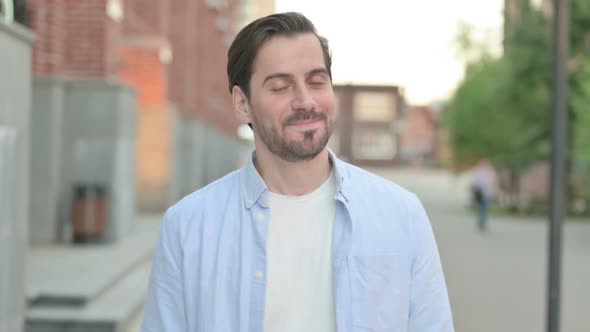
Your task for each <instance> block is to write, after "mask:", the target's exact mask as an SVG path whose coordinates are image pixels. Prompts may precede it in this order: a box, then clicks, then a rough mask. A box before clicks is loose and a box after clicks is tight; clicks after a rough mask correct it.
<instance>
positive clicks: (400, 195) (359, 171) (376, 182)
mask: <svg viewBox="0 0 590 332" xmlns="http://www.w3.org/2000/svg"><path fill="white" fill-rule="evenodd" d="M343 165H344V169H345V172H347V174H348V179H349V181H350V185H351V186H352V189H353V190H354V191H355V192H358V193H362V194H363V195H366V196H369V197H373V196H376V195H379V196H381V197H383V195H385V197H383V198H387V199H391V198H393V199H404V200H405V199H414V197H415V195H414V193H412V192H411V191H409V190H408V189H406V188H404V187H402V186H400V185H399V184H397V183H395V182H394V181H393V180H389V179H385V178H383V177H381V176H379V175H377V174H375V173H372V172H369V171H367V170H365V169H363V168H360V167H358V166H355V165H351V164H348V163H343Z"/></svg>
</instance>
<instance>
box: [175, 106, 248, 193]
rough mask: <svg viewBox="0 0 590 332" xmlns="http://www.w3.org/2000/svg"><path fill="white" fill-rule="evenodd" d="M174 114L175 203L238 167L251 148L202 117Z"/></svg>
mask: <svg viewBox="0 0 590 332" xmlns="http://www.w3.org/2000/svg"><path fill="white" fill-rule="evenodd" d="M174 114H175V115H174V121H173V133H174V153H173V156H174V167H173V175H172V183H171V203H174V202H176V201H178V200H179V199H181V198H182V197H184V196H186V195H188V194H190V193H192V192H193V191H195V190H197V189H199V188H201V187H203V186H205V185H207V184H208V183H210V182H213V181H215V180H217V179H219V178H221V177H223V176H224V175H226V174H227V173H229V172H231V171H234V170H236V169H238V168H239V167H240V166H241V162H242V161H243V160H244V156H245V155H246V154H247V153H248V151H249V150H250V148H249V147H248V146H247V145H245V144H243V143H241V142H240V141H239V140H238V139H236V138H234V137H230V136H228V135H226V134H224V133H223V132H221V131H219V130H218V129H216V128H213V127H210V126H208V125H206V124H205V123H204V122H202V121H200V120H198V119H195V118H186V117H184V116H183V115H182V114H181V113H180V112H174Z"/></svg>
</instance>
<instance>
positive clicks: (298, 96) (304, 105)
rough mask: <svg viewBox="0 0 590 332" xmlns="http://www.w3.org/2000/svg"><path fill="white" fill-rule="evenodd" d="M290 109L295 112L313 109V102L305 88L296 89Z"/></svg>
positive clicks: (311, 96)
mask: <svg viewBox="0 0 590 332" xmlns="http://www.w3.org/2000/svg"><path fill="white" fill-rule="evenodd" d="M292 107H293V109H294V110H295V111H312V110H314V109H315V100H314V99H313V95H312V94H311V91H309V88H308V87H307V86H303V87H299V88H297V89H296V91H295V98H293V102H292Z"/></svg>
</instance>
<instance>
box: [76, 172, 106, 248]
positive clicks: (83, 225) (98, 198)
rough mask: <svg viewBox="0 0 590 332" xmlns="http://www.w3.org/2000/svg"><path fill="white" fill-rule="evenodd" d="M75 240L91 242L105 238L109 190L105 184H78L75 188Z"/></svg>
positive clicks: (77, 241)
mask: <svg viewBox="0 0 590 332" xmlns="http://www.w3.org/2000/svg"><path fill="white" fill-rule="evenodd" d="M73 191H74V193H73V194H74V197H73V204H72V222H73V227H72V228H73V233H74V234H73V242H74V243H89V242H101V241H104V240H105V237H106V231H107V217H108V209H107V199H108V192H107V188H106V186H104V185H100V184H78V185H75V186H74V188H73Z"/></svg>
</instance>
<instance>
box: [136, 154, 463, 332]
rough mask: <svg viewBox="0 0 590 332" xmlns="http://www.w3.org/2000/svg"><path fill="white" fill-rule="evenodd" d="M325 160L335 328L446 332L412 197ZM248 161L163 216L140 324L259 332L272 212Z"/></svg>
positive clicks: (439, 283)
mask: <svg viewBox="0 0 590 332" xmlns="http://www.w3.org/2000/svg"><path fill="white" fill-rule="evenodd" d="M330 158H331V160H332V164H333V167H334V174H335V176H336V181H337V192H336V195H335V197H334V199H335V200H336V217H335V222H334V235H333V243H332V257H333V261H332V264H333V285H334V294H335V295H334V296H335V298H334V303H335V305H336V323H337V328H338V332H354V331H359V332H360V331H375V332H376V331H379V332H385V331H387V332H389V331H391V332H393V331H396V332H404V331H408V332H434V331H437V332H439V331H440V332H449V331H454V330H453V321H452V314H451V309H450V305H449V300H448V294H447V288H446V284H445V279H444V276H443V271H442V267H441V263H440V258H439V254H438V249H437V247H436V242H435V239H434V235H433V233H432V228H431V226H430V222H429V221H428V217H427V216H426V212H425V211H424V208H423V207H422V205H421V204H420V201H419V200H418V198H417V197H416V196H415V195H414V194H412V193H410V192H408V191H406V190H405V189H403V188H401V187H399V186H397V185H395V184H393V183H391V182H389V181H386V180H384V179H382V178H379V177H377V176H375V175H373V174H371V173H368V172H366V171H364V170H362V169H360V168H358V167H355V166H352V165H350V164H347V163H345V162H343V161H340V160H338V159H337V158H336V157H335V156H334V155H333V154H332V153H331V152H330ZM253 159H255V153H254V154H253V155H252V158H250V159H249V161H248V162H247V163H246V165H245V166H244V167H243V168H242V169H240V170H238V171H235V172H232V173H230V174H228V175H226V176H225V177H223V178H221V179H220V180H218V181H216V182H213V183H211V184H210V185H208V186H206V187H205V188H203V189H201V190H198V191H196V192H195V193H193V194H191V195H189V196H187V197H186V198H184V199H183V200H181V201H180V202H178V203H177V204H176V205H174V206H173V207H171V208H170V209H169V210H168V211H167V212H166V214H165V215H164V221H163V223H162V228H161V233H160V239H159V242H158V247H157V249H156V252H155V256H154V261H153V267H152V274H151V278H150V282H149V290H148V296H147V302H146V305H145V311H144V320H143V325H142V328H141V331H142V332H175V331H179V332H184V331H187V332H188V331H190V332H263V326H264V308H265V295H266V294H265V291H266V282H267V280H266V264H267V258H266V238H267V233H268V221H269V215H270V214H269V208H268V188H267V186H266V184H265V183H264V181H263V180H262V178H261V177H260V175H259V174H258V172H257V171H256V168H255V167H254V163H253ZM301 273H305V271H301ZM285 287H288V285H285ZM317 332H320V331H317Z"/></svg>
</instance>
